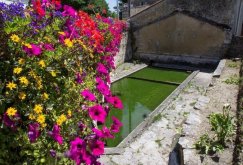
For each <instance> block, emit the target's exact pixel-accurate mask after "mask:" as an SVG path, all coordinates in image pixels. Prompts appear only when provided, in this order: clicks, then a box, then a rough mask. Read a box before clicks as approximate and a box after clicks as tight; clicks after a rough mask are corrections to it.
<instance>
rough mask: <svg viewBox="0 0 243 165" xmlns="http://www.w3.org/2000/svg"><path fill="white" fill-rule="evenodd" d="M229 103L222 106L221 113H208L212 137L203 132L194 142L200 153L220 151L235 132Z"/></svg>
mask: <svg viewBox="0 0 243 165" xmlns="http://www.w3.org/2000/svg"><path fill="white" fill-rule="evenodd" d="M230 109H231V107H230V105H225V106H224V107H223V113H212V114H210V115H209V123H210V125H211V129H212V131H213V133H214V134H213V137H212V138H210V137H209V135H208V134H203V135H202V136H201V137H200V139H199V140H198V141H197V142H196V143H195V146H196V149H198V150H200V151H201V152H202V153H205V154H208V153H209V152H213V153H214V152H221V151H223V150H224V148H225V147H226V142H227V141H228V140H229V139H230V137H232V136H233V135H234V134H235V123H234V119H233V117H232V116H230V114H229V111H230Z"/></svg>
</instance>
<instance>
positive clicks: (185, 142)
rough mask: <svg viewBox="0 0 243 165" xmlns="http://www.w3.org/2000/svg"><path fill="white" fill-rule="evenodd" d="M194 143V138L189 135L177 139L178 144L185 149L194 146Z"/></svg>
mask: <svg viewBox="0 0 243 165" xmlns="http://www.w3.org/2000/svg"><path fill="white" fill-rule="evenodd" d="M194 143H195V140H194V139H192V138H189V137H181V138H180V139H179V144H180V145H181V146H182V148H186V149H191V148H195V146H194Z"/></svg>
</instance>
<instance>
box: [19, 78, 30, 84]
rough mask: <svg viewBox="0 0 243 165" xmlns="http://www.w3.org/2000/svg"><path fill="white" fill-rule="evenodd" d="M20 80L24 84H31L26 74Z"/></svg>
mask: <svg viewBox="0 0 243 165" xmlns="http://www.w3.org/2000/svg"><path fill="white" fill-rule="evenodd" d="M19 81H20V83H21V84H24V85H25V86H28V85H29V80H28V79H27V78H26V77H25V76H22V77H20V78H19Z"/></svg>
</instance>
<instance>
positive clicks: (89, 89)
mask: <svg viewBox="0 0 243 165" xmlns="http://www.w3.org/2000/svg"><path fill="white" fill-rule="evenodd" d="M0 26H1V30H0V38H1V41H2V43H1V49H0V51H1V52H0V53H1V54H0V72H1V74H0V122H1V123H2V125H1V128H0V146H1V152H0V164H16V163H20V164H31V165H32V164H41V163H43V164H54V163H53V162H54V161H56V163H58V164H65V165H66V164H73V161H74V162H76V164H81V163H85V164H99V162H98V161H97V159H98V158H99V156H100V155H101V154H103V153H104V146H105V139H107V138H113V137H114V134H115V133H117V132H119V128H120V127H121V126H122V123H121V122H120V121H119V120H118V119H117V118H116V117H114V116H113V117H112V120H113V121H114V122H113V124H112V125H109V126H106V125H105V124H104V123H105V120H106V118H107V116H108V113H109V111H110V108H111V107H112V108H113V110H118V109H122V108H123V106H122V103H121V101H120V100H119V98H118V97H116V96H113V95H112V94H111V91H110V76H109V73H110V71H111V70H112V69H113V68H114V56H115V55H116V53H117V51H118V46H119V44H120V40H121V33H122V30H123V29H124V28H125V26H124V24H123V23H122V22H120V21H117V20H113V19H111V18H104V17H102V16H100V15H99V14H97V15H94V16H89V15H88V14H87V13H85V12H83V11H75V10H74V9H73V8H72V7H70V6H67V5H64V6H62V5H61V3H60V1H59V0H52V1H48V0H45V1H44V0H43V1H40V0H35V1H33V4H32V5H31V7H27V8H26V9H24V8H23V5H21V4H11V5H6V4H3V3H0ZM97 125H100V126H99V128H100V129H99V128H98V127H97Z"/></svg>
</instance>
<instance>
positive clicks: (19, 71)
mask: <svg viewBox="0 0 243 165" xmlns="http://www.w3.org/2000/svg"><path fill="white" fill-rule="evenodd" d="M22 70H23V69H22V68H19V67H17V68H14V69H13V73H15V74H20V73H21V72H22Z"/></svg>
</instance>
